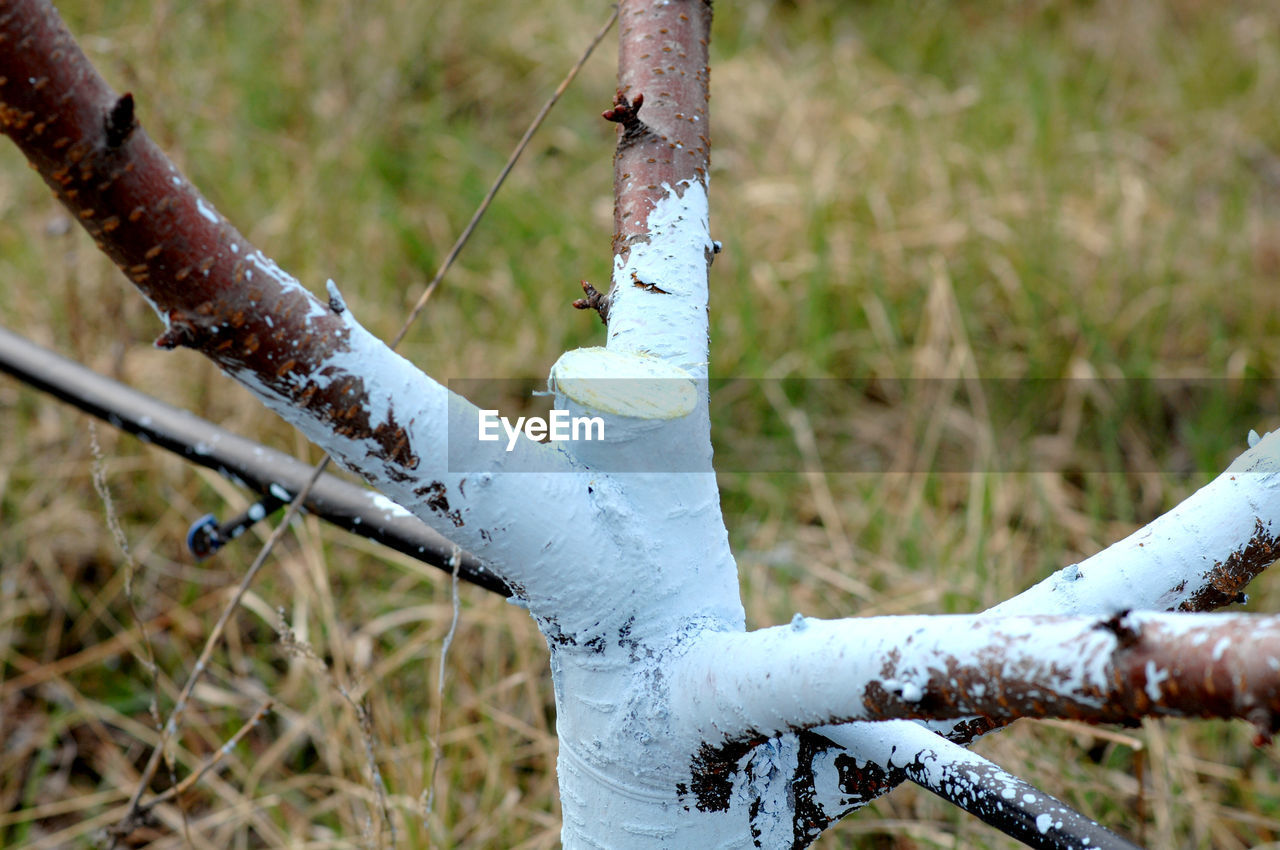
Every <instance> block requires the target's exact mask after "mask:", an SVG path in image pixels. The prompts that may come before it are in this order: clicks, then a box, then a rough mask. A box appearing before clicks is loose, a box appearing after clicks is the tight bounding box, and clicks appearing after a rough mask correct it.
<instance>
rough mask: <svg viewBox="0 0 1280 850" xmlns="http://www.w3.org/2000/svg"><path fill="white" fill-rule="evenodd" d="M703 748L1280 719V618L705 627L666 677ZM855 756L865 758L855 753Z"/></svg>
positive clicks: (1272, 725) (882, 620)
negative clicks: (800, 738)
mask: <svg viewBox="0 0 1280 850" xmlns="http://www.w3.org/2000/svg"><path fill="white" fill-rule="evenodd" d="M671 676H672V678H673V680H674V681H673V690H674V692H675V694H676V696H675V698H674V700H673V703H674V707H675V710H676V711H677V713H680V714H682V715H684V716H686V717H687V718H688V719H689V722H690V723H691V725H692V728H691V730H690V731H691V732H692V733H693V735H694V741H695V742H696V744H694V745H701V744H703V743H710V744H711V745H713V746H724V745H727V744H732V743H733V742H738V741H751V740H757V739H760V738H764V737H772V736H774V735H778V734H780V733H782V732H787V731H792V732H794V731H800V730H808V729H813V728H815V727H817V726H824V725H828V724H830V723H832V722H848V721H853V720H888V719H902V718H919V719H932V720H943V719H948V718H961V717H968V716H971V715H981V716H983V717H985V718H988V719H990V720H992V721H996V722H1009V721H1012V720H1015V719H1017V718H1020V717H1059V718H1070V719H1075V720H1083V721H1088V722H1100V723H1134V722H1136V721H1137V720H1138V719H1139V718H1142V717H1151V716H1178V717H1219V718H1232V717H1246V718H1249V719H1250V720H1251V721H1252V722H1254V723H1255V724H1256V725H1257V726H1258V729H1259V731H1260V733H1261V734H1263V735H1265V736H1268V737H1269V735H1270V733H1271V732H1273V731H1274V730H1275V729H1276V723H1277V718H1278V716H1280V617H1275V616H1267V617H1259V616H1253V615H1244V614H1219V615H1205V614H1154V613H1126V614H1121V615H1115V616H1112V617H1106V618H1098V617H1047V616H1039V617H990V616H986V615H977V616H947V617H943V616H919V617H874V618H869V619H849V620H834V621H822V620H809V619H805V618H803V617H800V616H797V617H796V619H795V621H794V622H793V623H792V624H791V625H790V626H780V627H776V628H772V629H760V630H758V631H754V632H751V633H749V634H745V635H730V634H709V635H706V636H705V637H704V638H703V639H702V640H701V641H700V642H699V644H698V645H697V646H695V647H693V648H692V649H690V651H689V652H688V654H687V655H685V656H684V658H682V659H681V661H680V662H679V663H678V664H676V665H675V666H674V668H673V670H672V671H671ZM855 755H856V754H855Z"/></svg>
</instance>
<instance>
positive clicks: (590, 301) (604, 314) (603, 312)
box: [573, 280, 609, 325]
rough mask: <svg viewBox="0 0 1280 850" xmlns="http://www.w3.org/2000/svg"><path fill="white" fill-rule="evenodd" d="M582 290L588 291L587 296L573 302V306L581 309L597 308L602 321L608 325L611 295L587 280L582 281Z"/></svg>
mask: <svg viewBox="0 0 1280 850" xmlns="http://www.w3.org/2000/svg"><path fill="white" fill-rule="evenodd" d="M582 291H583V292H585V293H587V297H586V298H579V299H578V300H577V301H574V302H573V306H574V307H577V308H578V309H579V310H595V311H596V312H597V313H599V314H600V321H602V322H604V323H605V324H606V325H608V324H609V297H608V296H607V295H605V294H604V293H603V292H601V291H599V290H598V289H596V288H595V287H594V286H592V285H591V284H589V283H587V282H586V281H585V280H584V281H582Z"/></svg>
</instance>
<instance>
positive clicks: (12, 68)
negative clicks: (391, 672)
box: [0, 0, 603, 604]
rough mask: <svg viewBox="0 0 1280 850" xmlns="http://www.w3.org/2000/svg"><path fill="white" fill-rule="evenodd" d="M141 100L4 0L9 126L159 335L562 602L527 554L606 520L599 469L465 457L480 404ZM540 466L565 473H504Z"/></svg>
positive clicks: (526, 445)
mask: <svg viewBox="0 0 1280 850" xmlns="http://www.w3.org/2000/svg"><path fill="white" fill-rule="evenodd" d="M138 112H139V107H138V105H137V104H136V103H135V101H134V98H133V97H132V95H130V94H125V95H118V94H117V93H116V92H114V91H113V90H112V89H111V87H110V86H108V85H107V83H106V82H105V81H104V80H103V79H102V78H101V77H100V76H99V75H98V74H97V72H96V71H95V70H94V69H93V67H92V66H91V65H90V64H89V62H88V60H87V59H86V58H85V56H84V54H83V52H82V51H81V50H80V48H79V47H78V46H77V45H76V43H75V41H74V40H73V38H72V37H71V35H70V33H68V32H67V30H66V28H65V27H64V26H63V24H62V21H61V20H60V19H59V17H58V15H57V12H56V11H54V9H53V8H52V6H50V5H49V4H48V3H47V2H41V0H9V1H8V2H4V3H3V4H0V129H2V130H3V131H4V133H5V134H6V135H8V136H9V137H10V138H11V139H12V140H13V141H14V143H15V144H17V146H18V147H19V148H20V149H21V150H22V152H23V154H24V155H26V157H27V159H28V161H29V162H30V163H31V165H32V167H33V168H35V169H36V171H37V172H39V174H40V175H41V177H43V178H44V180H45V182H46V183H47V184H48V185H49V186H50V188H51V189H52V190H53V192H54V195H55V196H56V197H57V198H58V199H59V200H60V201H61V202H62V203H63V204H64V205H65V206H66V207H67V208H68V209H69V210H70V211H71V213H72V215H73V217H74V218H75V220H76V221H78V222H79V223H80V224H81V225H82V226H83V227H84V228H85V230H86V231H88V233H89V235H90V236H91V237H93V239H94V241H95V243H96V244H97V245H98V247H99V248H100V249H101V250H103V251H104V252H105V253H106V254H107V255H108V256H110V257H111V259H112V260H113V261H115V263H116V264H117V265H118V266H119V267H120V269H121V270H122V271H123V272H124V273H125V275H126V276H127V277H128V278H129V279H130V280H131V281H132V282H133V283H134V284H135V285H136V286H137V287H138V289H139V290H140V291H141V292H142V294H143V295H144V296H145V297H146V298H147V299H148V301H149V302H150V303H151V305H152V306H153V307H154V308H155V310H156V312H157V314H158V315H159V316H160V318H161V319H162V321H163V322H164V324H165V330H164V332H163V333H162V334H161V335H160V337H159V338H158V339H157V340H156V345H157V346H159V347H161V348H174V347H178V346H183V347H187V348H191V349H194V350H196V351H199V352H200V353H202V354H204V355H205V356H207V357H209V358H210V359H212V360H213V361H214V362H215V363H217V364H218V365H219V366H220V367H221V368H222V369H223V371H224V372H226V373H227V374H228V375H229V376H231V377H233V378H235V379H236V380H238V381H240V382H241V383H243V384H245V386H247V387H248V388H249V389H250V390H251V391H253V392H254V393H255V394H256V395H257V396H258V397H259V398H260V399H261V400H262V401H263V403H265V404H266V405H267V406H269V407H271V408H272V409H273V410H275V411H276V412H277V413H279V414H280V415H281V416H282V417H284V418H285V419H287V420H288V421H290V422H291V423H293V424H294V425H296V426H297V427H298V428H300V429H301V430H302V431H303V432H304V433H305V434H306V435H307V436H308V437H309V438H310V439H311V440H312V441H314V442H316V443H317V444H318V445H320V446H321V447H322V448H324V449H325V450H326V451H327V452H329V453H330V454H331V455H332V456H334V457H335V459H337V460H339V462H341V463H343V464H344V465H345V466H347V467H348V468H349V469H352V470H353V471H355V472H357V473H359V474H360V475H362V476H363V477H364V478H365V479H366V480H368V481H369V482H370V483H371V484H373V485H374V486H375V487H377V488H378V489H380V490H382V491H383V492H384V493H386V494H387V495H388V496H390V497H391V498H392V499H393V500H395V501H396V502H398V503H399V504H401V505H403V506H404V507H405V508H407V509H409V510H410V511H411V512H413V513H414V514H415V515H417V516H419V517H420V518H421V519H422V520H423V521H424V522H426V523H427V524H428V525H430V526H431V527H432V528H434V529H435V530H436V531H438V532H440V533H442V534H445V535H447V536H448V537H449V538H450V539H451V540H453V541H454V542H456V543H458V544H459V545H461V546H462V547H463V548H465V549H468V550H470V551H471V552H473V553H474V554H475V555H476V556H478V557H479V558H481V559H482V560H483V562H484V563H485V566H486V568H488V569H490V570H491V571H493V572H494V573H496V574H497V575H498V576H500V578H501V580H502V581H503V582H504V583H506V584H507V585H508V586H510V587H511V588H512V589H513V590H514V591H515V592H516V593H518V594H521V595H524V596H525V597H526V598H527V599H529V601H530V603H531V604H536V603H538V602H541V601H543V600H544V599H546V598H548V597H549V596H550V597H554V596H555V595H556V593H557V592H558V590H559V587H560V585H561V584H562V583H563V582H564V579H565V575H564V574H563V573H557V572H556V571H554V570H552V571H548V572H545V573H541V574H540V573H539V569H538V567H539V563H540V562H537V561H535V560H533V559H531V558H529V557H528V553H529V552H538V551H541V550H543V549H544V546H545V545H546V544H547V532H546V529H548V528H554V527H558V526H560V525H562V524H564V523H566V522H573V523H575V524H577V525H578V527H581V528H586V529H590V528H592V527H593V525H594V524H595V522H594V520H593V519H592V513H591V511H590V510H589V508H588V505H587V498H586V496H587V491H588V486H589V485H588V482H587V479H586V477H585V476H583V475H578V474H574V472H573V471H574V469H575V468H576V467H575V465H574V464H573V463H572V462H571V461H570V459H569V458H568V457H567V456H565V455H563V454H559V453H555V452H551V451H549V450H548V448H547V447H546V446H539V445H537V444H534V443H532V442H530V441H528V440H521V441H520V443H519V445H518V446H517V447H516V450H515V451H513V452H502V451H501V449H497V450H496V451H493V452H487V451H477V450H476V449H477V448H483V447H477V446H469V448H468V450H467V451H465V452H463V454H462V455H461V456H460V457H459V456H450V455H449V451H448V449H449V447H450V439H449V435H450V431H451V429H452V430H453V433H454V435H455V437H456V436H457V434H460V433H462V434H475V433H476V419H477V416H478V411H477V410H476V409H475V408H474V406H472V405H470V404H469V403H468V402H466V401H465V400H463V399H460V398H458V397H457V396H454V395H452V394H450V393H449V392H448V391H447V390H446V389H445V388H444V387H443V386H441V385H440V384H438V383H437V382H435V381H432V380H431V379H430V378H428V377H427V376H425V375H423V374H422V373H421V372H420V371H419V370H418V369H417V368H416V367H414V366H413V365H412V364H410V363H409V362H408V361H406V360H404V359H403V358H402V357H399V356H398V355H396V354H394V352H392V351H391V350H390V349H389V348H387V347H386V346H385V345H383V344H382V343H381V342H380V341H378V340H377V339H376V338H374V337H373V336H372V335H370V334H369V333H368V332H366V331H365V330H364V328H362V327H361V326H360V325H359V324H358V323H357V322H356V321H355V319H354V317H352V315H351V313H350V311H349V310H347V309H346V307H345V305H344V304H343V302H342V298H341V295H340V294H339V293H338V291H337V288H336V287H335V286H333V285H332V283H330V285H329V297H328V299H327V300H326V301H321V300H320V299H318V298H316V297H314V296H313V295H312V294H311V293H310V292H308V291H307V290H306V289H305V288H304V287H302V285H301V284H299V283H298V281H296V280H295V279H294V278H292V277H291V276H289V275H288V274H286V273H285V272H284V271H282V270H281V269H280V268H279V267H278V266H277V265H276V264H275V263H274V262H272V261H271V260H270V259H269V258H268V257H267V256H266V255H265V254H264V253H263V252H262V251H261V250H259V249H258V248H256V247H255V246H253V245H251V244H250V243H249V242H248V241H247V240H246V239H245V238H244V237H243V236H242V235H241V234H240V233H239V232H238V231H237V230H236V229H235V228H234V227H232V226H231V224H229V223H228V222H227V221H226V220H225V219H224V218H223V217H222V216H221V215H219V214H218V213H217V211H216V210H214V209H213V207H212V205H210V204H209V203H208V201H206V200H205V199H204V198H203V197H202V196H201V195H200V193H199V192H198V191H197V190H196V188H195V187H194V186H192V185H191V184H190V183H189V182H188V181H187V180H186V178H185V177H183V175H182V174H181V173H180V172H179V170H178V169H177V168H176V166H174V164H173V163H172V162H170V161H169V159H168V158H167V157H166V156H165V155H164V154H163V153H162V152H161V151H160V149H159V148H158V147H157V146H156V145H155V143H154V142H153V141H152V140H151V139H150V137H149V136H148V135H147V133H146V131H145V129H144V128H143V127H142V126H141V123H140V122H139V119H138ZM456 442H457V440H455V443H456ZM530 465H533V466H537V467H538V468H539V469H541V470H544V471H551V472H563V473H566V474H563V475H550V476H545V477H539V476H531V475H510V476H502V475H495V474H494V473H497V472H500V471H503V470H511V469H521V468H527V467H528V466H530ZM451 467H452V469H455V470H462V471H461V472H459V471H451ZM512 506H519V509H518V510H517V509H513V508H512ZM597 539H599V538H598V537H597V536H595V535H588V536H586V537H585V538H584V540H583V541H580V542H577V543H576V545H575V546H574V547H573V548H574V552H573V553H572V554H573V556H572V557H562V558H561V559H560V561H559V563H580V562H581V560H582V559H583V557H584V552H585V553H586V557H591V556H592V555H594V556H595V557H597V558H599V557H602V555H603V552H601V551H600V550H596V551H595V552H590V545H589V544H590V543H591V541H594V540H597ZM555 548H556V547H555V546H554V545H553V546H551V551H549V552H548V558H550V557H551V556H552V554H553V553H554V550H555ZM559 554H561V555H566V554H568V553H563V552H562V553H559Z"/></svg>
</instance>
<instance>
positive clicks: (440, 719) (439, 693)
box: [422, 547, 462, 826]
mask: <svg viewBox="0 0 1280 850" xmlns="http://www.w3.org/2000/svg"><path fill="white" fill-rule="evenodd" d="M461 563H462V550H460V549H458V548H457V547H454V550H453V557H452V558H450V559H449V566H450V567H452V568H453V582H452V600H453V620H452V621H451V622H450V623H449V631H448V633H447V634H445V636H444V640H443V641H442V642H441V644H440V672H439V675H438V676H437V678H436V711H435V718H434V719H435V722H434V723H433V724H432V726H433V727H434V729H433V730H432V733H431V775H430V777H429V778H428V780H427V799H426V801H425V802H424V803H423V804H422V820H423V826H426V825H427V821H428V820H429V819H430V818H431V811H432V808H433V807H434V805H435V799H436V773H437V772H438V771H439V769H440V728H441V726H443V725H444V674H445V670H446V669H447V668H446V667H445V660H446V658H447V656H448V655H449V647H450V646H452V645H453V636H454V635H455V634H456V633H457V631H458V614H459V611H460V609H461V600H460V599H459V598H458V566H459V565H460V564H461Z"/></svg>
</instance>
